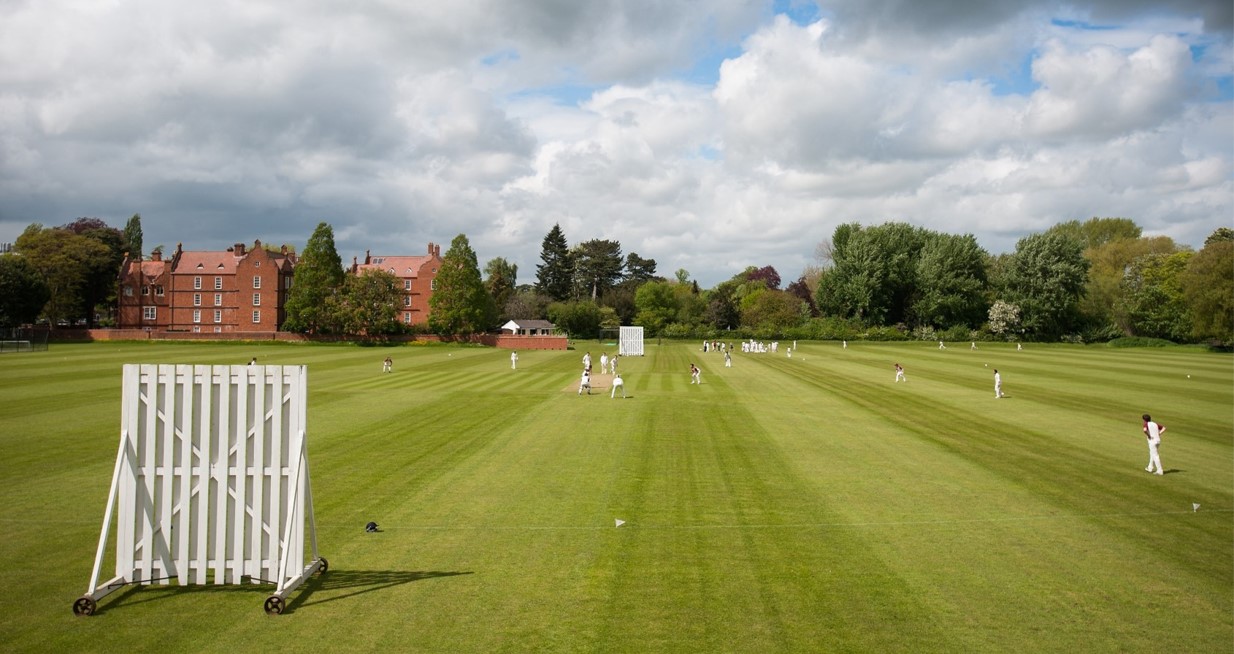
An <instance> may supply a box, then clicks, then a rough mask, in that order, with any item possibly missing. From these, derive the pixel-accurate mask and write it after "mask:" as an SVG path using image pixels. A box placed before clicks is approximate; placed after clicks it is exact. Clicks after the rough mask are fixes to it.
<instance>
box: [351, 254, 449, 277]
mask: <svg viewBox="0 0 1234 654" xmlns="http://www.w3.org/2000/svg"><path fill="white" fill-rule="evenodd" d="M432 260H433V257H430V256H427V255H420V256H414V257H409V256H391V257H383V256H374V257H370V258H369V261H370V262H371V263H361V264H357V265H356V272H358V273H363V272H368V271H370V270H384V271H386V272H388V273H390V274H391V275H394V276H395V277H419V276H420V268H421V267H423V266H424V264H426V263H428V262H430V261H432Z"/></svg>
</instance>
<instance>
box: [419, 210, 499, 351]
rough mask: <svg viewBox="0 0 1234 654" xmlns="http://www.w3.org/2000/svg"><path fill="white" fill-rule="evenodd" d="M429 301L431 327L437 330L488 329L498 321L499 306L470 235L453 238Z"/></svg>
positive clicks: (440, 332) (469, 332)
mask: <svg viewBox="0 0 1234 654" xmlns="http://www.w3.org/2000/svg"><path fill="white" fill-rule="evenodd" d="M428 304H429V309H430V313H429V318H428V324H429V329H432V330H433V332H434V333H437V334H442V335H449V334H458V335H466V334H473V333H476V332H484V331H488V330H489V329H490V328H492V327H493V326H494V323H496V322H497V307H496V306H495V305H494V304H493V298H492V296H491V295H489V294H488V291H487V290H486V289H485V288H484V283H483V282H482V281H481V279H480V267H479V264H478V263H477V262H476V253H475V251H474V250H472V249H471V243H470V242H468V240H467V236H466V235H463V234H459V235H458V236H455V237H454V240H453V241H450V249H449V250H447V251H446V254H445V256H443V257H442V258H441V268H440V269H439V270H438V272H437V290H436V291H434V292H433V296H432V297H430V298H429V300H428Z"/></svg>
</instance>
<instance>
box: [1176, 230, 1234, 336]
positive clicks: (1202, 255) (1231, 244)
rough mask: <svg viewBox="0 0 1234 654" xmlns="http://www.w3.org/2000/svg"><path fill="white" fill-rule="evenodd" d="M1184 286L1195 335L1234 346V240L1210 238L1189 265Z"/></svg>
mask: <svg viewBox="0 0 1234 654" xmlns="http://www.w3.org/2000/svg"><path fill="white" fill-rule="evenodd" d="M1222 229H1226V228H1222ZM1217 231H1218V232H1220V231H1221V230H1220V229H1219V230H1217ZM1214 235H1216V232H1214ZM1181 282H1182V290H1183V297H1184V298H1186V301H1187V306H1188V307H1189V308H1190V313H1191V319H1192V332H1191V333H1192V335H1193V336H1194V337H1196V338H1199V339H1209V340H1216V341H1220V342H1221V343H1224V344H1226V345H1230V344H1234V239H1223V238H1213V237H1212V236H1210V237H1209V240H1207V241H1205V245H1204V249H1202V250H1200V251H1199V252H1197V253H1196V254H1195V256H1193V257H1191V260H1190V261H1188V262H1187V269H1186V271H1184V273H1183V275H1182V280H1181Z"/></svg>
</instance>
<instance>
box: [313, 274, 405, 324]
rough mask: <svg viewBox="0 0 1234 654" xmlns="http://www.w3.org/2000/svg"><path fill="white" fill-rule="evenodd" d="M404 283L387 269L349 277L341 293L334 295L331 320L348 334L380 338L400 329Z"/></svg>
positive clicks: (331, 303) (332, 297)
mask: <svg viewBox="0 0 1234 654" xmlns="http://www.w3.org/2000/svg"><path fill="white" fill-rule="evenodd" d="M402 286H403V285H402V282H400V281H399V279H398V278H397V277H395V276H394V275H392V274H390V273H388V272H386V271H384V270H369V271H367V272H363V273H360V274H358V275H347V276H346V278H345V279H344V280H343V288H342V290H341V292H339V293H336V294H334V295H333V296H331V299H330V301H329V304H330V305H331V311H330V314H331V320H332V322H333V323H334V325H335V326H336V327H337V329H338V330H339V331H341V332H343V333H345V334H357V335H363V336H377V335H381V334H393V333H396V332H397V331H398V330H399V323H398V310H399V309H398V308H399V303H400V301H401V300H402V297H403V291H402Z"/></svg>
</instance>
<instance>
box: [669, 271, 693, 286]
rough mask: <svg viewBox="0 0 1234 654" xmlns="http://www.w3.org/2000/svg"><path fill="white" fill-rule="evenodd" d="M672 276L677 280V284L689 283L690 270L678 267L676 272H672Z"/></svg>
mask: <svg viewBox="0 0 1234 654" xmlns="http://www.w3.org/2000/svg"><path fill="white" fill-rule="evenodd" d="M673 277H674V278H675V279H676V280H677V283H678V284H689V283H690V271H689V270H686V269H685V268H678V269H677V272H675V273H673Z"/></svg>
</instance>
